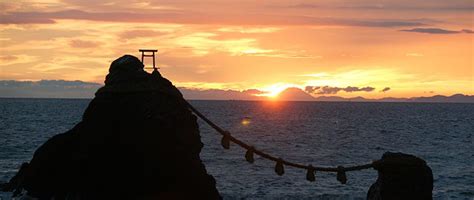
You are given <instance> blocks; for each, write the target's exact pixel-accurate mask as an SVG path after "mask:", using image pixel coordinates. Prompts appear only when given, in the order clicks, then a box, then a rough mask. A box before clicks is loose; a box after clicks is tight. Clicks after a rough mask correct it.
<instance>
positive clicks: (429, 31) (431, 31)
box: [400, 28, 474, 34]
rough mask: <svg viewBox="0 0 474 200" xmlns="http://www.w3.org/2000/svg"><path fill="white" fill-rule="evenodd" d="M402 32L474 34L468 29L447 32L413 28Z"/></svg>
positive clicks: (439, 29) (444, 30)
mask: <svg viewBox="0 0 474 200" xmlns="http://www.w3.org/2000/svg"><path fill="white" fill-rule="evenodd" d="M400 31H403V32H415V33H427V34H458V33H471V34H472V33H474V31H472V30H470V29H463V30H460V31H453V30H447V29H442V28H413V29H405V30H400Z"/></svg>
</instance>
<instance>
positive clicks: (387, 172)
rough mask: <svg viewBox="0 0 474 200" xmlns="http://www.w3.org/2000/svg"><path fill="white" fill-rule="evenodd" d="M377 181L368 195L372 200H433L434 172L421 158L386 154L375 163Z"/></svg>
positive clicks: (400, 154)
mask: <svg viewBox="0 0 474 200" xmlns="http://www.w3.org/2000/svg"><path fill="white" fill-rule="evenodd" d="M374 164H375V166H374V168H375V169H376V170H377V171H378V174H379V176H378V178H377V181H376V182H375V183H374V184H373V185H372V186H371V187H370V189H369V192H368V193H367V199H368V200H400V199H404V200H405V199H406V200H410V199H413V200H415V199H416V200H431V199H432V190H433V173H432V171H431V168H430V167H428V165H426V162H425V161H424V160H423V159H421V158H418V157H415V156H412V155H408V154H403V153H392V152H386V153H384V154H383V156H382V159H381V160H379V161H377V162H375V163H374Z"/></svg>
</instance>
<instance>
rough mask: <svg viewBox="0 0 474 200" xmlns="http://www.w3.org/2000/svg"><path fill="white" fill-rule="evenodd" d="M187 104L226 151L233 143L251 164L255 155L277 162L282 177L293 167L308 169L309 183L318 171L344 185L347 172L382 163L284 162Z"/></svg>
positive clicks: (278, 171) (278, 172)
mask: <svg viewBox="0 0 474 200" xmlns="http://www.w3.org/2000/svg"><path fill="white" fill-rule="evenodd" d="M185 103H186V104H187V106H188V107H189V109H190V110H191V111H193V112H194V113H195V114H196V115H197V116H198V117H199V118H201V119H202V120H204V121H205V122H206V123H207V124H208V125H209V126H211V127H212V128H213V129H214V130H216V131H217V132H218V133H220V134H221V135H222V140H221V145H222V147H224V149H229V148H230V142H233V143H235V144H237V145H239V146H241V147H242V148H244V149H246V150H247V152H246V153H245V159H246V160H247V161H248V162H250V163H253V162H254V158H253V155H254V154H256V155H259V156H261V157H263V158H266V159H268V160H272V161H275V162H276V164H275V173H276V174H278V175H280V176H281V175H283V174H284V173H285V171H284V165H286V166H291V167H295V168H300V169H306V170H307V173H306V179H307V180H308V181H311V182H313V181H315V173H316V171H322V172H336V173H337V176H336V177H337V180H338V181H339V182H341V183H342V184H345V183H346V182H347V176H346V172H348V171H356V170H363V169H370V168H373V167H374V166H375V165H377V164H379V162H380V161H379V160H376V161H373V162H372V163H368V164H362V165H354V166H348V167H344V166H337V167H321V166H312V165H303V164H299V163H294V162H290V161H287V160H284V159H282V158H278V157H275V156H272V155H270V154H268V153H265V152H263V151H261V150H258V149H256V148H255V147H253V146H251V145H248V144H246V143H244V142H242V141H241V140H239V139H237V138H235V137H233V136H232V135H231V134H230V132H228V131H226V130H224V129H222V128H221V127H219V126H218V125H216V124H215V123H214V122H212V121H211V120H209V119H208V118H207V117H206V116H204V115H203V114H202V113H201V112H199V111H198V110H197V109H196V108H194V107H193V106H192V105H191V104H190V103H189V102H187V101H185Z"/></svg>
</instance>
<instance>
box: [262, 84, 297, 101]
mask: <svg viewBox="0 0 474 200" xmlns="http://www.w3.org/2000/svg"><path fill="white" fill-rule="evenodd" d="M290 87H298V88H300V87H301V86H299V85H296V84H289V83H276V84H273V85H270V86H267V87H263V88H261V90H262V91H265V92H266V93H264V94H262V95H260V96H266V97H270V98H277V97H278V95H279V94H280V93H281V92H282V91H283V90H285V89H287V88H290Z"/></svg>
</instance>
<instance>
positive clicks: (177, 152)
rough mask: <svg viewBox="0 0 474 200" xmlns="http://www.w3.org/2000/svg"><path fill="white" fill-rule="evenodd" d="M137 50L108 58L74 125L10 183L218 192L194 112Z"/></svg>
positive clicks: (56, 189) (60, 195)
mask: <svg viewBox="0 0 474 200" xmlns="http://www.w3.org/2000/svg"><path fill="white" fill-rule="evenodd" d="M143 67H144V66H143V64H142V63H141V62H140V60H139V59H137V58H136V57H134V56H130V55H125V56H122V57H121V58H119V59H117V60H115V61H113V62H112V64H111V66H110V69H109V74H108V75H107V77H106V80H105V86H104V87H102V88H100V89H99V90H98V91H97V93H96V95H95V98H94V99H93V100H92V101H91V102H90V104H89V106H88V107H87V109H86V111H85V113H84V115H83V119H82V121H81V122H80V123H78V124H77V125H76V126H75V127H74V128H73V129H71V130H69V131H67V132H66V133H63V134H58V135H56V136H54V137H52V138H51V139H49V140H48V141H47V142H46V143H44V144H43V145H42V146H41V147H39V148H38V149H37V150H36V152H35V153H34V156H33V159H32V160H31V161H30V163H29V164H25V165H24V167H22V169H21V170H20V171H19V172H18V174H17V175H16V176H15V177H14V178H13V179H12V180H11V181H10V183H9V184H7V187H5V188H7V189H9V190H14V189H16V190H17V192H19V191H20V190H21V189H25V190H26V191H27V192H28V195H30V196H33V197H37V198H40V199H50V198H52V197H54V198H55V199H64V198H71V197H73V198H78V199H220V198H221V197H220V195H219V193H218V191H217V189H216V187H215V180H214V178H213V177H212V176H210V175H208V174H207V172H206V169H205V167H204V165H203V164H202V162H201V159H200V157H199V153H200V151H201V148H202V147H203V144H202V142H201V140H200V135H199V127H198V124H197V122H196V120H197V118H196V117H195V116H194V115H193V114H192V113H191V112H190V111H189V109H188V108H187V106H186V104H185V103H184V99H183V97H182V95H181V93H180V92H179V90H178V89H176V88H175V87H174V86H173V85H172V83H171V82H170V81H168V80H167V79H165V78H163V77H162V76H161V75H160V74H159V73H158V71H155V72H153V73H152V74H149V73H147V72H145V71H144V70H143Z"/></svg>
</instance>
